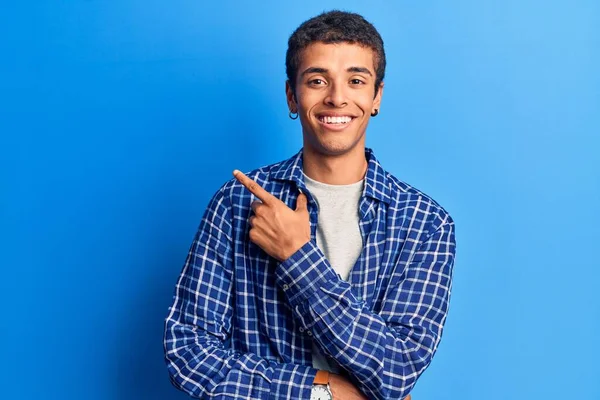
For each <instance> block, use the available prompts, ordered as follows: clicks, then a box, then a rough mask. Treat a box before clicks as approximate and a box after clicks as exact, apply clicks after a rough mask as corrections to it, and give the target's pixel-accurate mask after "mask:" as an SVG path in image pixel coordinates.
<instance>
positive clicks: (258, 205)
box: [250, 201, 265, 214]
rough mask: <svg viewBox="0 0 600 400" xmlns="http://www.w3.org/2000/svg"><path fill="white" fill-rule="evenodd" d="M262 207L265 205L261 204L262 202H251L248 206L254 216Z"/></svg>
mask: <svg viewBox="0 0 600 400" xmlns="http://www.w3.org/2000/svg"><path fill="white" fill-rule="evenodd" d="M264 206H265V205H264V204H263V202H262V201H253V202H252V203H251V204H250V207H251V208H252V211H254V214H256V213H257V212H258V211H259V209H260V208H261V207H264Z"/></svg>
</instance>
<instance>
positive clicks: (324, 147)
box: [313, 141, 360, 156]
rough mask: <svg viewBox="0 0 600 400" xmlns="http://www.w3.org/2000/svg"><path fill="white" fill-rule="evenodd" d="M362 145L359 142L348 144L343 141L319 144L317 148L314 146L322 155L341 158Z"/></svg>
mask: <svg viewBox="0 0 600 400" xmlns="http://www.w3.org/2000/svg"><path fill="white" fill-rule="evenodd" d="M359 145H360V141H359V142H354V143H348V142H341V141H329V142H319V143H318V145H317V146H313V147H314V148H315V150H317V151H318V152H319V153H321V154H326V155H329V156H340V155H342V154H346V153H349V152H351V151H352V150H354V149H355V148H356V147H357V146H359Z"/></svg>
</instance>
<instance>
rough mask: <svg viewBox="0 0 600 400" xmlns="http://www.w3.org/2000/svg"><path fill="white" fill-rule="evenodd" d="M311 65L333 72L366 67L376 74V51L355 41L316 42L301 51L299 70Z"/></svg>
mask: <svg viewBox="0 0 600 400" xmlns="http://www.w3.org/2000/svg"><path fill="white" fill-rule="evenodd" d="M310 67H321V68H325V69H327V70H329V71H331V72H335V71H346V70H347V69H348V68H349V67H364V68H368V69H369V70H370V71H371V73H372V74H373V75H375V52H374V51H373V49H371V48H370V47H365V46H361V45H359V44H354V43H346V42H342V43H322V42H316V43H312V44H310V45H309V46H307V47H306V48H305V49H303V50H302V52H301V53H300V64H299V68H298V69H299V72H300V73H302V71H304V70H305V69H306V68H310Z"/></svg>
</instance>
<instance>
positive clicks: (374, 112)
mask: <svg viewBox="0 0 600 400" xmlns="http://www.w3.org/2000/svg"><path fill="white" fill-rule="evenodd" d="M377 114H379V110H378V109H377V108H376V109H375V111H373V112H372V113H371V117H376V116H377Z"/></svg>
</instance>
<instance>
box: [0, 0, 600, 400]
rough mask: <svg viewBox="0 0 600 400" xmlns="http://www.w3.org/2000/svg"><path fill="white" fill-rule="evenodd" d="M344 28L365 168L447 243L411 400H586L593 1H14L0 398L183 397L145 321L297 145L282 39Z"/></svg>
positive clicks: (595, 38)
mask: <svg viewBox="0 0 600 400" xmlns="http://www.w3.org/2000/svg"><path fill="white" fill-rule="evenodd" d="M336 7H338V8H344V9H347V10H352V11H356V12H359V13H362V14H363V15H364V16H365V17H367V19H369V20H370V21H372V22H373V23H374V24H375V26H376V27H377V28H378V29H379V30H380V32H381V34H382V36H383V38H384V40H385V43H386V50H387V56H388V69H387V79H386V90H385V93H384V98H383V103H382V109H381V113H380V116H378V117H377V118H375V119H374V120H373V121H372V123H371V125H370V127H369V130H368V135H367V137H368V146H370V147H373V148H374V149H375V150H376V154H377V156H378V158H379V159H380V161H381V162H382V164H383V165H384V167H385V168H387V169H388V170H389V171H390V172H392V173H393V174H394V175H396V176H397V177H399V178H400V179H402V180H404V181H406V182H408V183H410V184H412V185H414V186H416V187H417V188H419V189H421V190H423V191H424V192H426V193H428V194H429V195H431V196H432V197H433V198H434V199H436V200H437V201H438V202H440V203H441V204H442V205H443V206H444V207H445V208H446V209H447V210H448V211H449V212H450V213H451V214H452V216H453V217H454V219H455V220H456V225H457V239H458V255H457V259H456V265H455V280H454V288H453V289H454V290H453V295H452V301H451V309H450V314H449V317H448V320H447V325H446V329H445V332H444V336H443V339H442V342H441V345H440V348H439V351H438V353H437V355H436V357H435V358H434V360H433V362H432V364H431V366H430V368H429V369H428V370H427V371H426V372H425V373H424V374H423V376H422V378H421V379H420V381H419V382H418V383H417V386H416V388H415V389H414V391H413V394H414V399H415V400H440V399H465V400H466V399H473V400H475V399H476V400H481V399H485V400H493V399H508V398H510V399H558V398H563V396H566V397H568V398H572V399H600V379H598V377H599V376H600V372H599V368H598V366H597V363H598V358H599V357H600V344H599V343H598V341H599V336H600V332H599V331H600V329H599V327H600V301H599V298H598V294H597V293H598V290H597V287H598V281H599V279H600V263H599V261H598V252H599V246H598V240H599V239H600V218H599V211H598V206H599V205H600V163H599V159H600V139H599V138H598V135H599V134H600V117H599V114H600V73H599V72H600V3H598V2H597V1H592V0H590V1H562V2H561V1H496V2H491V1H452V2H442V1H430V2H419V3H418V4H417V2H412V1H411V2H409V1H396V2H383V1H372V2H365V1H330V2H326V4H324V3H323V2H318V1H303V2H300V3H293V2H270V3H268V2H242V1H238V2H233V1H225V0H222V1H217V2H199V1H170V2H166V1H165V2H159V1H148V0H145V1H141V0H120V1H72V2H67V1H37V2H31V1H21V2H10V3H8V4H3V6H2V8H3V11H2V14H1V15H0V72H1V73H0V89H1V91H0V133H1V136H0V138H1V139H0V140H1V141H0V179H1V181H0V184H1V186H0V188H1V193H0V213H1V214H0V218H1V227H2V238H1V241H0V243H1V246H2V248H1V253H0V265H1V268H2V269H1V271H2V275H1V279H0V285H1V286H0V289H1V296H2V299H1V300H2V302H1V304H2V322H1V324H2V326H1V329H0V335H1V344H2V351H1V353H2V356H1V360H2V363H1V366H0V382H1V384H0V398H3V399H90V400H95V399H123V400H125V399H128V400H129V399H184V398H186V396H185V395H183V394H180V393H179V392H177V391H176V390H175V389H174V388H172V387H171V385H170V383H169V380H168V376H167V372H166V368H165V365H164V362H163V354H162V343H161V340H162V329H163V325H162V324H163V319H164V317H165V316H166V313H167V307H168V306H169V305H170V302H171V296H172V294H173V289H174V285H175V281H176V279H177V276H178V274H179V272H180V270H181V267H182V265H183V262H184V259H185V256H186V254H187V251H188V248H189V245H190V243H191V240H192V237H193V235H194V233H195V230H196V227H197V226H198V223H199V221H200V219H201V216H202V213H203V212H204V208H205V207H206V205H207V203H208V200H209V198H210V196H211V195H212V194H213V193H214V192H215V191H216V190H217V188H218V187H219V186H220V185H221V184H222V183H223V182H224V181H225V180H227V179H229V178H230V177H231V175H230V174H231V170H233V169H234V168H239V169H242V170H249V169H252V168H255V167H258V166H262V165H265V164H268V163H271V162H275V161H279V160H281V159H284V158H287V157H289V156H290V155H292V154H293V153H295V152H296V151H298V149H299V148H300V146H301V134H300V129H299V123H298V121H291V120H289V119H288V117H287V107H286V103H285V97H284V81H285V73H284V55H285V50H286V45H287V38H288V36H289V35H290V34H291V32H292V31H293V29H295V28H296V27H297V26H298V25H299V24H300V23H301V22H302V21H304V20H305V19H307V18H309V17H311V16H313V15H315V14H317V13H319V12H321V11H322V10H323V9H331V8H336Z"/></svg>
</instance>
